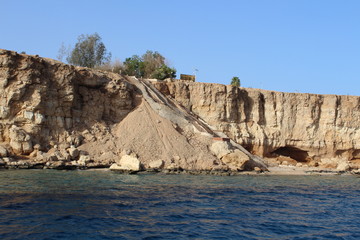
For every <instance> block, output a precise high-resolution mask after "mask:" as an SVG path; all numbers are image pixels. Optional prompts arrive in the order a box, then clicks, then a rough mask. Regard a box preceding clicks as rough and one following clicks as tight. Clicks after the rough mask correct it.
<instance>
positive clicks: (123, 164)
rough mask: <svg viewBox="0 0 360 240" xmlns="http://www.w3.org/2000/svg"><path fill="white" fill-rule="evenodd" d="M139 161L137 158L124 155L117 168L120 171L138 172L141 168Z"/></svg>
mask: <svg viewBox="0 0 360 240" xmlns="http://www.w3.org/2000/svg"><path fill="white" fill-rule="evenodd" d="M140 164H141V163H140V161H139V159H138V158H137V157H134V156H131V155H124V156H122V157H121V159H120V161H119V162H118V165H119V167H120V168H121V169H122V170H129V171H139V170H140V168H141V165H140Z"/></svg>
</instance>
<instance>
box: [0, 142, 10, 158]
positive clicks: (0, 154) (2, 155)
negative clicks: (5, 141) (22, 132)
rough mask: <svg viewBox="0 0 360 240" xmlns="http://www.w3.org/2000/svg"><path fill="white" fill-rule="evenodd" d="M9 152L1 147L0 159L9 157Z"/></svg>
mask: <svg viewBox="0 0 360 240" xmlns="http://www.w3.org/2000/svg"><path fill="white" fill-rule="evenodd" d="M8 154H9V153H8V151H7V149H6V148H5V147H4V146H1V145H0V157H7V156H8Z"/></svg>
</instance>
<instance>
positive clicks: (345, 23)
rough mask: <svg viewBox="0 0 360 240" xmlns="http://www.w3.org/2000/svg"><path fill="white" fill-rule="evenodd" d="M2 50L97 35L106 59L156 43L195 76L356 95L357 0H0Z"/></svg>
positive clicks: (44, 48) (45, 52) (359, 50)
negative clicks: (109, 53)
mask: <svg viewBox="0 0 360 240" xmlns="http://www.w3.org/2000/svg"><path fill="white" fill-rule="evenodd" d="M0 9H1V14H0V23H1V31H0V48H4V49H9V50H15V51H18V52H21V51H25V52H26V53H28V54H38V55H40V56H43V57H49V58H56V56H57V54H58V50H59V48H60V46H61V43H62V42H64V43H65V45H72V46H73V45H74V44H75V43H76V41H77V37H78V36H79V35H80V34H92V33H95V32H97V33H99V35H100V36H101V37H102V39H103V42H104V44H105V46H106V47H107V49H108V50H109V51H110V52H111V53H112V56H113V58H118V59H120V60H122V61H123V60H124V59H125V58H126V57H130V56H132V55H133V54H138V55H141V54H143V53H145V51H146V50H154V51H158V52H160V53H161V54H162V55H164V56H165V57H166V58H167V59H168V60H169V62H170V63H171V65H172V66H173V67H175V68H176V69H177V71H178V74H179V73H188V74H192V73H194V69H195V68H196V69H198V72H197V80H198V81H200V82H212V83H223V84H229V83H230V80H231V78H232V77H233V76H238V77H239V78H240V79H241V84H242V86H244V87H253V88H263V89H268V90H275V91H285V92H309V93H321V94H342V95H348V94H349V95H360V88H359V86H360V1H358V0H353V1H351V0H346V1H345V0H338V1H333V0H233V1H231V0H216V1H215V0H128V1H125V0H117V1H116V0H114V1H106V0H102V1H91V0H86V1H82V0H81V1H80V0H71V1H70V0H59V1H49V0H31V1H30V0H0Z"/></svg>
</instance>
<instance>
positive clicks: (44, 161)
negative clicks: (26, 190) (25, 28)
mask: <svg viewBox="0 0 360 240" xmlns="http://www.w3.org/2000/svg"><path fill="white" fill-rule="evenodd" d="M0 92H1V95H0V167H3V168H55V169H76V168H92V167H110V166H111V169H114V170H134V171H139V170H149V169H151V170H164V169H165V170H168V171H176V170H188V171H223V172H224V171H225V172H226V171H231V172H236V171H243V170H254V169H256V170H258V171H262V170H266V166H265V164H264V163H262V162H261V160H260V159H259V158H258V157H256V156H254V155H252V154H251V153H249V152H248V151H247V150H245V149H244V148H242V147H241V146H239V145H238V144H236V143H235V142H231V141H222V140H223V139H226V138H215V140H214V137H219V134H218V133H216V132H215V131H214V130H213V128H212V127H211V126H210V125H209V124H207V123H206V122H204V121H201V120H199V119H198V117H197V116H195V115H194V114H192V113H191V112H189V111H187V110H186V109H184V108H182V107H180V106H179V105H178V103H176V102H174V101H173V100H172V99H170V98H168V97H167V96H166V95H164V94H163V93H162V92H160V91H158V90H157V89H156V88H154V87H153V86H152V85H151V84H150V83H149V82H147V81H143V80H139V79H136V78H134V77H127V76H121V75H118V74H114V73H109V72H102V71H97V70H93V69H88V68H82V67H75V66H70V65H66V64H63V63H61V62H58V61H55V60H52V59H45V58H40V57H38V56H29V55H25V54H18V53H16V52H12V51H7V50H0ZM219 139H220V140H219ZM226 140H227V139H226Z"/></svg>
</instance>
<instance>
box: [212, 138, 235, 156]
mask: <svg viewBox="0 0 360 240" xmlns="http://www.w3.org/2000/svg"><path fill="white" fill-rule="evenodd" d="M210 151H211V152H212V153H213V154H215V156H216V157H217V158H219V159H220V158H222V157H223V156H225V155H227V154H229V153H231V149H230V145H229V143H228V142H224V141H215V142H214V143H213V144H212V145H211V147H210Z"/></svg>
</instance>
